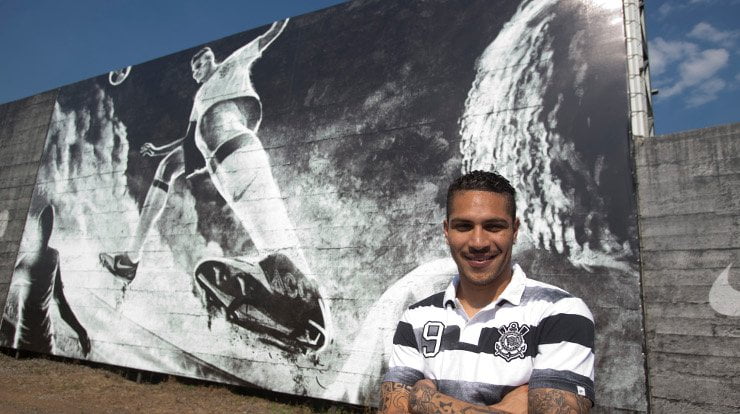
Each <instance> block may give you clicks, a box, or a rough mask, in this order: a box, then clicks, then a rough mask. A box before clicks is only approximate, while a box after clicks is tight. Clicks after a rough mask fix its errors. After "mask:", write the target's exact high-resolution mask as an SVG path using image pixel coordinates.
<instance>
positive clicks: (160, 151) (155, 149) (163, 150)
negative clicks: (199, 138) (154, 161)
mask: <svg viewBox="0 0 740 414" xmlns="http://www.w3.org/2000/svg"><path fill="white" fill-rule="evenodd" d="M194 131H195V122H190V124H188V131H187V133H185V136H183V137H181V138H178V139H176V140H174V141H172V142H170V143H168V144H165V145H162V146H156V145H154V144H152V143H151V142H147V143H145V144H144V145H142V146H141V149H139V153H140V154H141V155H143V156H146V157H158V156H162V155H167V154H169V153H170V152H172V150H174V149H175V148H177V147H178V146H179V145H180V144H182V142H183V141H184V140H185V138H187V137H188V135H191V134H194V133H195V132H194Z"/></svg>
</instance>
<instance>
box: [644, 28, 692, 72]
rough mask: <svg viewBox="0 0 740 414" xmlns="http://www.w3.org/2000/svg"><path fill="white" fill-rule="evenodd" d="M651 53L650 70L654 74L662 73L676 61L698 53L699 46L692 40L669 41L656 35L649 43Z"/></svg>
mask: <svg viewBox="0 0 740 414" xmlns="http://www.w3.org/2000/svg"><path fill="white" fill-rule="evenodd" d="M648 50H649V53H650V71H651V73H652V74H653V75H660V74H662V73H663V72H665V70H666V69H667V68H668V67H670V66H671V65H672V64H673V63H676V62H678V61H680V60H682V59H685V58H687V57H689V56H693V55H696V54H697V53H698V52H699V47H698V46H697V45H695V44H693V43H691V42H681V41H669V40H665V39H663V38H662V37H656V38H655V40H652V41H650V42H649V44H648Z"/></svg>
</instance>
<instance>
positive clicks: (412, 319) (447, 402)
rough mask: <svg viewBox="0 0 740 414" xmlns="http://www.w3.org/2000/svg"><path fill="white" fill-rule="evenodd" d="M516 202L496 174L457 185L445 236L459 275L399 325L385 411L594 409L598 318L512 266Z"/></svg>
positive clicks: (384, 397)
mask: <svg viewBox="0 0 740 414" xmlns="http://www.w3.org/2000/svg"><path fill="white" fill-rule="evenodd" d="M515 200H516V192H515V190H514V188H513V187H512V186H511V184H509V182H508V181H507V180H506V179H505V178H504V177H502V176H500V175H498V174H496V173H491V172H484V171H473V172H471V173H469V174H466V175H464V176H462V177H460V178H458V179H457V180H455V181H454V182H453V183H452V184H451V185H450V187H449V190H448V192H447V219H446V220H445V221H444V234H445V238H446V239H447V244H448V245H449V246H450V253H451V254H452V257H453V259H454V260H455V263H456V264H457V267H458V273H459V274H458V276H456V277H455V278H453V280H452V281H451V283H450V285H449V286H448V287H447V289H446V290H445V291H444V292H440V293H437V294H435V295H432V296H430V297H428V298H426V299H424V300H422V301H421V302H418V303H416V304H414V305H412V306H410V307H409V309H408V310H407V311H406V312H405V313H404V315H403V317H402V319H401V321H400V322H399V323H398V327H397V328H396V334H395V336H394V338H393V354H392V356H391V360H390V364H389V370H388V372H387V373H386V375H385V377H384V379H383V383H382V385H381V391H382V396H381V412H382V413H406V412H411V413H437V412H449V413H458V412H459V413H463V412H466V413H468V412H475V413H483V412H493V413H511V412H520V413H521V412H527V411H528V412H530V413H550V412H553V413H554V412H558V413H560V412H568V413H586V412H588V411H589V409H590V407H591V406H592V404H593V401H594V354H593V346H594V323H593V316H592V315H591V312H590V311H589V310H588V307H587V306H586V305H585V303H584V302H583V301H582V300H580V299H578V298H576V297H574V296H572V295H570V294H569V293H567V292H566V291H564V290H562V289H559V288H557V287H554V286H551V285H548V284H545V283H542V282H537V281H535V280H532V279H529V278H528V277H527V276H526V275H525V273H524V271H523V270H522V269H521V268H520V267H519V265H517V264H513V263H512V248H513V246H514V243H515V242H516V237H517V232H518V230H519V219H518V218H517V217H516V202H515Z"/></svg>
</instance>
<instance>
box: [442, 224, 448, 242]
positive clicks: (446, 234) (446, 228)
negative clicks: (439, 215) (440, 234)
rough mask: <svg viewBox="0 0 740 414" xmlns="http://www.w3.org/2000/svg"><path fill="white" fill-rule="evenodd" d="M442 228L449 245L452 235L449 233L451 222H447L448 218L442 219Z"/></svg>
mask: <svg viewBox="0 0 740 414" xmlns="http://www.w3.org/2000/svg"><path fill="white" fill-rule="evenodd" d="M442 228H443V229H444V232H445V243H447V245H449V244H450V235H449V230H450V223H448V222H447V219H444V220H443V221H442Z"/></svg>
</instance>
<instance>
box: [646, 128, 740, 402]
mask: <svg viewBox="0 0 740 414" xmlns="http://www.w3.org/2000/svg"><path fill="white" fill-rule="evenodd" d="M635 163H636V167H637V168H636V170H637V181H638V197H639V212H640V233H641V234H640V236H641V237H640V241H641V242H640V247H641V256H642V283H643V299H644V308H645V313H646V315H645V328H646V329H645V331H646V342H647V354H648V355H647V356H648V372H649V388H650V397H651V411H652V412H654V413H675V412H702V413H710V412H711V413H731V412H732V413H736V412H738V410H739V409H740V298H739V296H740V292H739V290H740V277H738V274H739V273H740V272H738V270H737V267H738V266H739V265H740V215H739V214H738V212H740V123H738V124H732V125H725V126H718V127H712V128H706V129H701V130H696V131H687V132H682V133H678V134H672V135H665V136H659V137H652V138H647V139H638V140H637V141H636V159H635ZM728 266H730V267H732V268H730V269H729V283H728V284H725V285H724V288H722V286H720V285H722V283H721V280H720V281H719V282H718V283H717V285H718V286H717V288H716V289H719V290H716V291H715V293H717V295H716V296H715V297H716V298H717V300H716V301H715V300H710V289H711V288H712V285H713V284H715V281H716V280H717V279H718V278H719V277H720V275H721V274H723V272H724V271H725V270H726V269H728ZM724 275H727V273H724Z"/></svg>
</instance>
